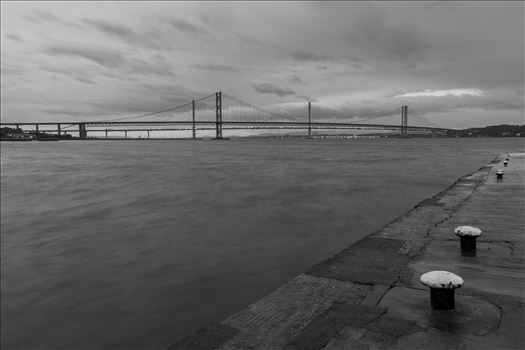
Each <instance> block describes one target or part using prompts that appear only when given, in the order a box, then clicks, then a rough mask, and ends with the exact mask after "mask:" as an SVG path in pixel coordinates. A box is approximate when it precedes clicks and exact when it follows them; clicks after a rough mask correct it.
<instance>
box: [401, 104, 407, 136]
mask: <svg viewBox="0 0 525 350" xmlns="http://www.w3.org/2000/svg"><path fill="white" fill-rule="evenodd" d="M407 136H408V106H401V137H407Z"/></svg>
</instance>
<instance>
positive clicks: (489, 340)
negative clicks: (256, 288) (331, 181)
mask: <svg viewBox="0 0 525 350" xmlns="http://www.w3.org/2000/svg"><path fill="white" fill-rule="evenodd" d="M503 161H504V157H503V156H502V157H500V158H497V159H496V160H494V161H493V162H491V163H489V164H487V165H485V166H483V167H481V168H480V169H479V170H478V171H476V172H475V173H473V174H471V175H468V176H464V177H462V178H461V179H459V180H458V181H457V182H456V183H455V184H453V185H452V186H450V187H449V188H447V189H445V190H444V191H442V192H441V193H439V194H437V195H436V196H434V197H432V198H429V199H427V200H425V201H423V202H421V203H419V204H418V205H416V206H415V207H414V208H413V209H412V210H411V211H410V212H408V213H406V214H405V215H403V216H402V217H400V218H398V219H397V220H395V221H393V222H391V223H389V224H387V225H386V226H384V227H383V228H381V229H380V230H378V231H377V232H374V233H372V234H371V235H369V236H366V237H365V238H363V239H361V240H360V241H358V242H356V243H355V244H353V245H352V246H350V247H348V248H346V249H344V250H343V251H341V252H340V253H338V254H336V255H335V256H334V257H332V258H330V259H328V260H326V261H323V262H321V263H319V264H317V265H315V266H313V267H312V268H311V269H310V270H308V271H307V272H306V273H304V274H301V275H299V276H297V277H296V278H294V279H293V280H291V281H290V282H288V283H287V284H285V285H284V286H282V287H281V288H279V289H277V290H276V291H274V292H273V293H271V294H270V295H268V296H267V297H265V298H263V299H261V300H259V301H257V302H255V303H254V304H252V305H250V306H249V307H247V308H246V309H244V310H242V311H240V312H238V313H236V314H234V315H232V316H230V317H228V318H227V319H225V320H224V321H222V322H221V323H210V324H208V325H207V326H205V327H203V328H202V329H200V330H198V331H197V332H195V333H193V334H191V335H189V336H187V337H185V338H183V339H180V340H179V341H177V342H175V343H174V344H172V345H170V346H169V347H168V349H221V350H227V349H287V350H289V349H312V350H314V349H315V350H317V349H322V350H335V349H341V350H342V349H523V348H525V334H524V332H523V330H524V327H525V308H524V307H525V263H524V261H525V260H524V241H525V234H524V232H525V217H524V214H523V213H524V210H525V168H524V164H525V154H522V153H520V154H517V153H515V154H511V161H510V162H509V164H508V166H507V167H506V168H505V177H504V178H503V179H502V180H499V181H498V180H497V179H496V174H495V173H496V170H497V169H498V168H500V167H502V166H503ZM461 225H473V226H476V227H479V228H480V229H481V230H482V231H483V235H482V236H481V237H479V238H478V240H477V251H476V254H475V255H473V256H465V255H464V254H461V249H460V243H459V238H458V237H457V236H456V235H455V234H454V229H455V228H456V227H458V226H461ZM432 270H445V271H450V272H453V273H454V274H458V275H459V276H461V277H462V278H463V279H464V285H463V286H462V288H461V289H458V290H457V291H456V300H455V309H453V310H433V309H432V308H431V307H430V302H429V298H430V296H429V291H428V288H426V287H425V286H423V285H421V283H420V281H419V278H420V276H421V275H422V274H424V273H426V272H428V271H432Z"/></svg>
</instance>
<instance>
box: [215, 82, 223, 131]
mask: <svg viewBox="0 0 525 350" xmlns="http://www.w3.org/2000/svg"><path fill="white" fill-rule="evenodd" d="M215 117H216V123H215V134H216V136H215V139H217V140H222V94H221V92H220V91H219V92H217V93H215Z"/></svg>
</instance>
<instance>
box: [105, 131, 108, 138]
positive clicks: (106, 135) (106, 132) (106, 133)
mask: <svg viewBox="0 0 525 350" xmlns="http://www.w3.org/2000/svg"><path fill="white" fill-rule="evenodd" d="M104 136H105V137H106V138H108V129H105V130H104Z"/></svg>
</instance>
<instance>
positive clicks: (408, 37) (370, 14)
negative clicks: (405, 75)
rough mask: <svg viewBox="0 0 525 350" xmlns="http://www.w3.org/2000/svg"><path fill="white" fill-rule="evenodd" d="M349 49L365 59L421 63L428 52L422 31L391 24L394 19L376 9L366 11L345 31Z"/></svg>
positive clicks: (399, 24) (427, 43)
mask: <svg viewBox="0 0 525 350" xmlns="http://www.w3.org/2000/svg"><path fill="white" fill-rule="evenodd" d="M345 33H346V35H347V38H348V41H349V43H350V45H351V46H353V47H355V48H359V49H360V50H361V52H360V54H361V55H364V56H365V57H364V58H369V59H370V58H372V59H375V60H381V61H402V62H403V63H404V64H406V63H407V61H411V62H413V61H422V60H424V59H425V58H426V56H427V51H428V49H430V48H431V45H430V42H431V41H430V40H429V39H428V38H426V37H425V34H424V31H422V30H417V28H416V27H415V25H412V24H410V22H407V23H394V21H393V17H392V16H389V15H388V13H387V12H386V11H384V10H383V9H379V8H376V7H370V8H368V9H365V10H364V11H363V12H362V13H361V14H360V15H359V16H357V17H355V19H354V21H353V23H352V27H351V29H350V30H345Z"/></svg>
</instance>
